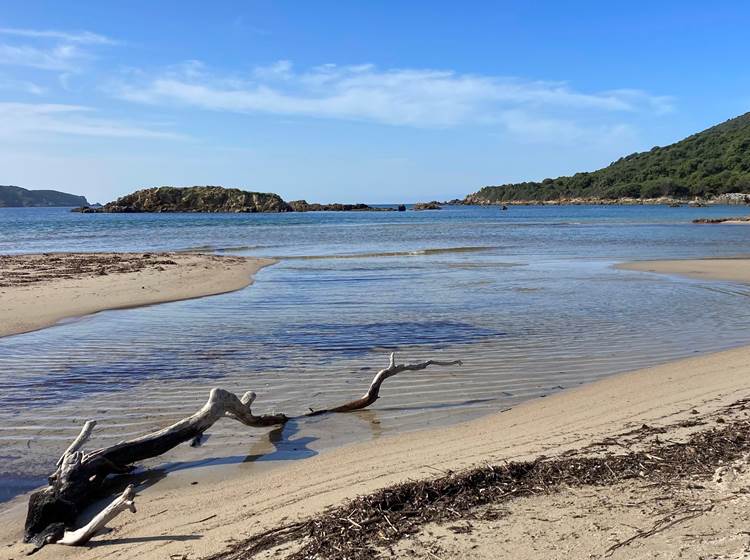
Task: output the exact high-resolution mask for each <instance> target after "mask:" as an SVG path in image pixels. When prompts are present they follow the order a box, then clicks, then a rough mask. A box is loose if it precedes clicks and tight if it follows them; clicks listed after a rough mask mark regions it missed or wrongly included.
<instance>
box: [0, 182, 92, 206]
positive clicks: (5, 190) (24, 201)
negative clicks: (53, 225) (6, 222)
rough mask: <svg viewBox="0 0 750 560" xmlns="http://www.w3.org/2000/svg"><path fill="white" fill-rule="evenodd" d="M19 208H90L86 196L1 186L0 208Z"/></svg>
mask: <svg viewBox="0 0 750 560" xmlns="http://www.w3.org/2000/svg"><path fill="white" fill-rule="evenodd" d="M19 206H88V201H87V200H86V197H84V196H76V195H74V194H68V193H64V192H59V191H50V190H42V191H30V190H28V189H23V188H21V187H13V186H6V185H0V208H14V207H19Z"/></svg>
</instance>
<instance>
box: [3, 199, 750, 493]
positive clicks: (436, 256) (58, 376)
mask: <svg viewBox="0 0 750 560" xmlns="http://www.w3.org/2000/svg"><path fill="white" fill-rule="evenodd" d="M743 213H746V212H745V211H743V210H742V209H738V208H737V207H727V206H712V207H707V208H690V207H681V208H669V207H666V206H511V207H510V208H509V209H508V210H506V211H503V210H501V209H500V208H499V207H497V206H492V207H473V206H448V207H445V208H444V209H442V210H439V211H421V212H418V211H412V210H409V211H407V212H317V213H289V214H77V213H72V212H70V209H64V208H18V209H16V208H5V209H0V254H3V253H4V254H14V253H29V252H31V253H43V252H59V251H135V252H154V251H203V252H210V253H217V254H231V255H245V256H263V257H275V258H277V259H279V262H278V263H277V264H276V265H273V266H270V267H268V268H265V269H263V270H262V271H260V272H259V273H258V274H257V276H256V278H255V283H254V284H253V285H252V286H250V287H248V288H246V289H242V290H239V291H236V292H233V293H229V294H224V295H218V296H212V297H207V298H201V299H195V300H189V301H181V302H175V303H167V304H161V305H155V306H149V307H141V308H135V309H127V310H117V311H105V312H101V313H97V314H95V315H90V316H86V317H81V318H77V319H73V320H67V321H63V322H62V323H60V324H59V325H57V326H54V327H51V328H47V329H44V330H40V331H37V332H32V333H27V334H22V335H16V336H10V337H5V338H1V339H0V501H7V500H9V499H11V498H13V497H14V496H17V495H19V494H21V493H23V492H26V491H28V490H30V489H32V488H35V487H37V486H39V485H41V484H43V483H44V480H45V477H46V476H47V475H48V474H49V473H50V472H51V471H52V470H54V468H53V467H54V463H55V461H56V460H57V458H58V457H59V455H60V453H61V452H62V451H63V450H64V449H65V448H66V447H67V445H68V444H69V443H70V441H71V440H72V439H73V438H74V437H75V435H76V434H77V433H78V431H79V430H80V427H81V425H82V423H83V422H84V421H85V420H87V419H96V420H97V421H98V425H97V428H96V430H95V432H94V437H93V440H92V442H91V444H90V445H92V446H100V445H108V444H112V443H115V442H117V441H120V440H122V439H125V438H128V437H133V436H137V435H140V434H143V433H146V432H147V431H149V430H153V429H156V428H159V427H163V426H165V425H167V424H169V423H171V422H173V421H176V420H178V419H180V418H182V417H184V416H187V415H189V414H192V413H193V412H195V411H196V410H197V409H198V408H200V406H201V405H202V403H203V402H205V400H206V398H207V396H208V392H209V390H210V389H211V388H212V387H223V388H225V389H228V390H232V391H236V392H238V393H244V392H245V391H247V390H253V391H255V392H256V393H257V394H258V397H257V400H256V402H255V405H254V411H255V412H256V413H264V412H284V413H286V414H288V415H292V416H297V415H302V414H304V413H305V412H307V411H308V410H310V409H316V408H321V407H324V406H328V405H335V404H339V403H341V402H345V401H348V400H351V399H353V398H355V397H357V396H359V395H361V394H362V393H363V392H364V391H365V390H366V388H367V386H368V384H369V382H370V380H371V378H372V376H373V375H374V374H375V373H376V372H377V371H378V370H379V369H381V368H383V367H386V366H387V364H388V356H389V354H390V353H391V352H396V355H397V360H398V361H399V362H401V361H404V362H416V361H421V360H426V359H430V358H432V359H441V360H462V362H463V365H462V366H460V367H459V366H453V367H443V368H441V367H434V368H429V369H426V370H423V371H419V372H407V373H403V374H400V375H399V376H397V377H394V378H392V379H389V380H388V381H387V382H386V383H385V384H384V385H383V389H382V391H381V399H380V400H379V401H377V402H376V403H375V404H374V405H373V406H372V407H371V408H369V409H367V410H364V411H361V412H356V413H352V414H346V415H336V416H335V417H334V416H319V417H313V418H304V417H298V418H296V419H294V420H293V421H291V422H289V423H288V424H287V425H286V426H284V427H283V428H278V429H252V428H247V427H245V426H243V425H241V424H239V423H237V422H234V421H231V420H223V421H221V422H220V423H218V424H216V426H215V427H214V428H213V429H211V430H210V432H209V434H208V437H207V438H205V440H204V443H203V445H201V446H200V447H197V448H193V447H189V446H187V445H185V446H180V447H178V448H176V449H175V450H173V451H171V452H170V453H169V454H167V455H165V456H163V457H160V458H157V459H155V460H152V461H151V462H150V463H148V464H146V465H145V466H146V467H149V468H150V469H151V470H152V471H153V472H159V473H161V474H162V475H169V474H170V473H173V472H177V471H183V472H185V471H187V472H190V473H198V472H200V471H206V470H211V469H212V468H218V467H223V468H224V469H225V471H224V472H225V474H223V475H222V476H231V473H232V472H233V471H234V470H238V471H245V470H247V469H252V468H258V466H259V465H263V466H264V468H269V467H272V466H274V465H281V464H284V463H285V462H288V461H298V460H304V458H306V457H310V456H313V455H315V454H317V453H320V452H321V451H324V450H327V449H331V448H335V447H338V446H341V445H345V444H347V443H352V442H360V441H371V440H375V439H377V438H379V437H383V436H387V435H391V434H396V433H399V432H402V431H408V430H420V429H425V428H440V427H442V426H446V425H450V424H453V423H457V422H462V421H466V420H471V419H474V418H478V417H480V416H482V415H486V414H492V413H497V412H500V411H503V410H506V409H508V408H511V407H513V406H515V405H517V404H518V403H520V402H523V401H526V400H529V399H537V398H543V397H546V396H549V395H552V394H554V393H556V392H559V391H563V390H565V389H568V388H571V387H575V386H577V385H580V384H582V383H587V382H590V381H593V380H596V379H600V378H602V377H605V376H608V375H612V374H615V373H618V372H623V371H627V370H632V369H636V368H642V367H645V366H651V365H656V364H659V363H664V362H667V361H670V360H674V359H677V358H682V357H687V356H691V355H694V354H696V353H701V352H710V351H717V350H722V349H727V348H731V347H735V346H739V345H743V344H747V343H750V313H748V305H749V304H750V300H748V296H749V295H750V287H748V286H745V285H741V284H736V283H732V282H721V281H711V280H703V279H701V280H696V279H690V278H683V277H677V276H669V275H659V274H653V273H648V272H635V271H627V270H620V269H617V268H615V266H614V265H616V264H617V263H620V262H624V261H633V260H647V259H675V258H693V257H714V256H726V257H731V256H743V255H748V254H750V227H745V226H741V225H740V226H737V225H697V224H693V223H691V222H692V220H693V219H695V218H699V217H701V218H702V217H721V216H733V215H737V214H743ZM3 297H6V296H4V295H3V294H2V291H0V299H2V298H3ZM0 320H1V318H0ZM498 437H499V438H501V437H502V434H498ZM227 473H228V474H227Z"/></svg>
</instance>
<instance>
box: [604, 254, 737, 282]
mask: <svg viewBox="0 0 750 560" xmlns="http://www.w3.org/2000/svg"><path fill="white" fill-rule="evenodd" d="M617 268H619V269H622V270H637V271H640V272H655V273H659V274H679V275H681V276H687V277H690V278H698V279H703V280H726V281H729V282H742V283H748V282H750V259H748V258H743V257H737V258H722V259H685V260H671V261H637V262H631V263H623V264H619V265H617Z"/></svg>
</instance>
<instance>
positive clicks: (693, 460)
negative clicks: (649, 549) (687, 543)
mask: <svg viewBox="0 0 750 560" xmlns="http://www.w3.org/2000/svg"><path fill="white" fill-rule="evenodd" d="M744 402H746V401H737V402H736V403H734V404H732V405H730V406H729V407H727V411H729V410H731V409H737V408H738V407H739V406H744V404H743V403H744ZM679 427H680V425H679V423H675V424H674V425H671V426H670V428H671V429H677V428H679ZM583 452H584V453H585V450H584V451H583ZM749 453H750V421H749V420H747V419H742V420H737V421H733V422H731V423H730V422H727V423H726V424H724V425H721V427H718V428H716V427H714V428H707V429H704V430H702V431H699V432H696V433H694V434H692V435H691V436H690V437H688V438H687V439H686V440H685V441H680V442H667V441H664V440H659V439H657V440H656V441H654V442H652V443H650V444H648V445H647V446H645V447H644V448H643V449H640V450H632V451H627V452H623V453H620V454H614V453H604V454H595V455H588V454H582V455H578V456H569V455H563V456H558V457H537V458H536V459H534V460H530V461H510V462H506V463H502V464H494V465H493V464H486V465H483V466H480V467H475V468H472V469H469V470H465V471H461V472H451V473H448V474H446V475H443V476H439V477H437V478H432V479H421V480H410V481H408V482H404V483H402V484H397V485H394V486H389V487H386V488H382V489H380V490H377V491H375V492H373V493H371V494H367V495H363V496H359V497H356V498H354V499H352V500H350V501H348V502H346V503H344V504H342V505H339V506H337V507H334V508H331V509H328V510H326V511H324V512H322V513H320V514H318V515H314V516H312V517H309V518H307V519H302V520H300V521H298V522H296V523H292V524H287V525H283V526H280V527H276V528H271V529H269V530H266V531H264V532H262V533H258V534H255V535H251V536H250V537H248V538H245V539H243V540H240V541H238V542H236V543H234V544H232V545H231V546H230V547H229V548H228V549H227V550H225V551H222V552H220V553H218V554H215V555H213V556H210V557H209V558H207V559H205V560H241V559H245V558H252V557H253V556H254V555H256V554H259V553H261V552H263V551H266V550H269V549H271V548H274V547H279V546H281V545H284V544H287V543H295V544H298V545H300V546H299V547H295V551H294V552H293V553H292V554H290V555H288V556H287V557H286V558H287V559H288V560H306V559H312V558H326V559H328V560H343V559H347V560H369V559H371V558H375V557H377V554H378V550H379V549H380V550H382V549H388V547H392V546H393V545H394V544H396V543H397V542H398V541H399V540H401V539H403V538H405V537H408V536H410V535H414V534H416V533H418V532H419V531H420V530H421V529H422V528H423V527H424V526H425V525H427V524H428V523H446V524H450V525H451V526H455V524H456V522H462V523H465V524H466V523H468V520H470V519H481V516H482V514H481V511H482V508H484V507H486V506H490V507H491V508H495V510H496V508H497V507H498V506H501V505H502V504H506V503H508V502H510V501H512V500H515V499H517V498H522V497H531V496H537V495H548V494H552V493H555V492H559V491H561V490H564V489H569V488H580V487H586V486H588V487H596V486H604V485H613V484H619V483H623V482H626V481H633V480H641V481H643V482H644V483H647V484H648V485H649V486H661V487H663V488H665V489H668V490H670V491H671V489H673V488H674V487H675V485H676V484H678V483H679V482H680V481H684V482H686V483H687V485H688V486H690V485H692V486H693V487H696V486H698V485H697V484H696V483H698V482H703V481H708V480H711V479H712V478H715V479H718V478H717V477H721V475H722V473H725V472H726V470H727V469H723V470H722V467H724V466H726V465H727V464H731V465H732V468H733V469H735V470H739V469H741V468H746V466H744V465H745V463H746V461H747V460H748V457H750V455H748V454H749ZM717 469H720V470H717ZM722 499H726V498H722ZM713 503H714V502H710V501H708V502H704V501H701V502H700V503H695V504H690V503H688V504H684V505H683V506H682V507H681V508H680V509H677V510H674V511H671V512H669V513H668V514H667V515H663V516H661V517H660V518H659V519H657V520H656V522H655V523H654V524H653V526H652V527H650V528H648V529H638V528H635V529H636V532H635V533H634V534H633V535H632V536H631V537H629V538H627V539H625V540H623V541H620V542H617V543H614V544H613V545H612V546H610V547H609V548H608V549H606V550H602V555H603V556H605V557H606V556H608V555H610V554H612V553H613V552H615V551H616V550H618V549H620V548H623V547H627V546H628V545H630V544H631V543H632V542H634V541H636V540H638V539H645V538H648V537H650V536H652V535H654V534H657V533H658V532H660V531H663V530H666V529H668V528H669V527H672V526H674V525H677V524H680V523H684V522H687V521H689V520H691V519H694V518H696V517H699V516H701V515H704V514H706V513H708V512H710V511H711V510H712V509H713V507H714V505H713ZM506 513H507V512H506ZM502 516H503V512H502V510H500V515H499V517H502Z"/></svg>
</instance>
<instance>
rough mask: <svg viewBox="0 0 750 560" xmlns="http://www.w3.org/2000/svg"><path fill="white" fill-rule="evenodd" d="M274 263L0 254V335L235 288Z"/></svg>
mask: <svg viewBox="0 0 750 560" xmlns="http://www.w3.org/2000/svg"><path fill="white" fill-rule="evenodd" d="M273 262H274V261H272V260H270V259H254V258H253V259H251V258H243V257H219V256H215V255H203V254H186V253H53V254H37V255H4V256H0V337H3V336H8V335H12V334H19V333H23V332H29V331H33V330H37V329H41V328H44V327H49V326H52V325H54V324H55V323H58V322H59V321H61V320H64V319H70V318H75V317H80V316H83V315H88V314H91V313H96V312H98V311H104V310H106V309H120V308H127V307H137V306H142V305H151V304H156V303H164V302H168V301H177V300H183V299H191V298H196V297H202V296H208V295H215V294H221V293H225V292H231V291H234V290H239V289H240V288H244V287H245V286H248V285H249V284H251V283H252V279H253V274H255V273H256V272H257V271H258V270H260V269H261V268H262V267H264V266H268V265H269V264H273Z"/></svg>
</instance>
